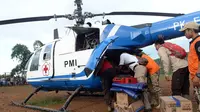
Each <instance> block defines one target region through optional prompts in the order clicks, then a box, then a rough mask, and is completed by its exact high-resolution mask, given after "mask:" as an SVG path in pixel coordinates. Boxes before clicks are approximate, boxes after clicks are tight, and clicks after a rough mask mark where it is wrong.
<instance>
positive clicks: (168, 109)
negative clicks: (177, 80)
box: [160, 96, 192, 112]
mask: <svg viewBox="0 0 200 112" xmlns="http://www.w3.org/2000/svg"><path fill="white" fill-rule="evenodd" d="M173 97H174V98H173ZM173 97H172V96H162V97H160V111H161V112H192V102H191V101H190V100H188V99H186V98H183V97H181V96H173ZM179 104H180V105H179Z"/></svg>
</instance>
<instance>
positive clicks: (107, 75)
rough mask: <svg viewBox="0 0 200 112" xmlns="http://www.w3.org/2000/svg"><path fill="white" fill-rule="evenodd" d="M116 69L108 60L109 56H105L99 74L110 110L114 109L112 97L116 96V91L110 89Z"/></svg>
mask: <svg viewBox="0 0 200 112" xmlns="http://www.w3.org/2000/svg"><path fill="white" fill-rule="evenodd" d="M116 74H117V73H116V69H115V68H114V67H113V65H112V64H111V63H110V62H109V61H108V59H107V57H105V56H104V60H103V64H102V67H101V69H100V72H99V75H100V78H101V80H102V87H103V93H104V100H105V103H106V105H107V106H108V111H113V110H114V108H113V106H112V99H113V98H114V93H113V92H112V91H110V88H111V87H112V80H113V78H114V77H115V76H116Z"/></svg>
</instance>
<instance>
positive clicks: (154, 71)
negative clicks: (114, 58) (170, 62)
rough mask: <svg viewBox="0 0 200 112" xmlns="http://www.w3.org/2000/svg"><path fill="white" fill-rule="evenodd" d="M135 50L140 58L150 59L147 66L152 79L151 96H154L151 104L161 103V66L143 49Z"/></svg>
mask: <svg viewBox="0 0 200 112" xmlns="http://www.w3.org/2000/svg"><path fill="white" fill-rule="evenodd" d="M135 52H136V57H137V58H138V59H140V58H145V59H147V60H148V63H147V65H146V68H147V72H148V75H149V78H150V80H151V84H150V85H152V88H150V92H151V96H152V97H151V104H152V105H153V106H158V105H159V96H161V89H160V86H159V70H160V67H159V66H158V64H157V63H156V62H155V61H154V60H153V59H152V58H151V57H149V56H148V55H146V54H144V53H142V50H141V49H137V50H136V51H135ZM148 85H149V84H148Z"/></svg>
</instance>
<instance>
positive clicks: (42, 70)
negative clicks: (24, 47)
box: [27, 43, 54, 81]
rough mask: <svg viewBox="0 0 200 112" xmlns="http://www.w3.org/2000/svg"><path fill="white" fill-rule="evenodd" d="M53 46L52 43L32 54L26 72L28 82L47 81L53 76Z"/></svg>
mask: <svg viewBox="0 0 200 112" xmlns="http://www.w3.org/2000/svg"><path fill="white" fill-rule="evenodd" d="M53 46H54V43H50V44H46V45H45V46H43V47H42V48H40V49H38V50H37V51H36V52H35V53H34V54H33V56H32V58H31V59H32V61H31V62H30V68H29V70H28V72H27V74H28V75H27V80H28V81H34V80H48V79H49V78H51V77H52V76H53Z"/></svg>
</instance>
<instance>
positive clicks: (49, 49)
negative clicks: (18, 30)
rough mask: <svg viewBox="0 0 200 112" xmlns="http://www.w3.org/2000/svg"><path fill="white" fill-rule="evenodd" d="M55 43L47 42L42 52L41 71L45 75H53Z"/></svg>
mask: <svg viewBox="0 0 200 112" xmlns="http://www.w3.org/2000/svg"><path fill="white" fill-rule="evenodd" d="M53 45H54V43H50V44H47V45H46V46H45V48H44V51H43V52H42V57H41V62H40V65H41V72H42V74H43V76H45V77H48V76H49V77H52V76H53Z"/></svg>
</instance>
